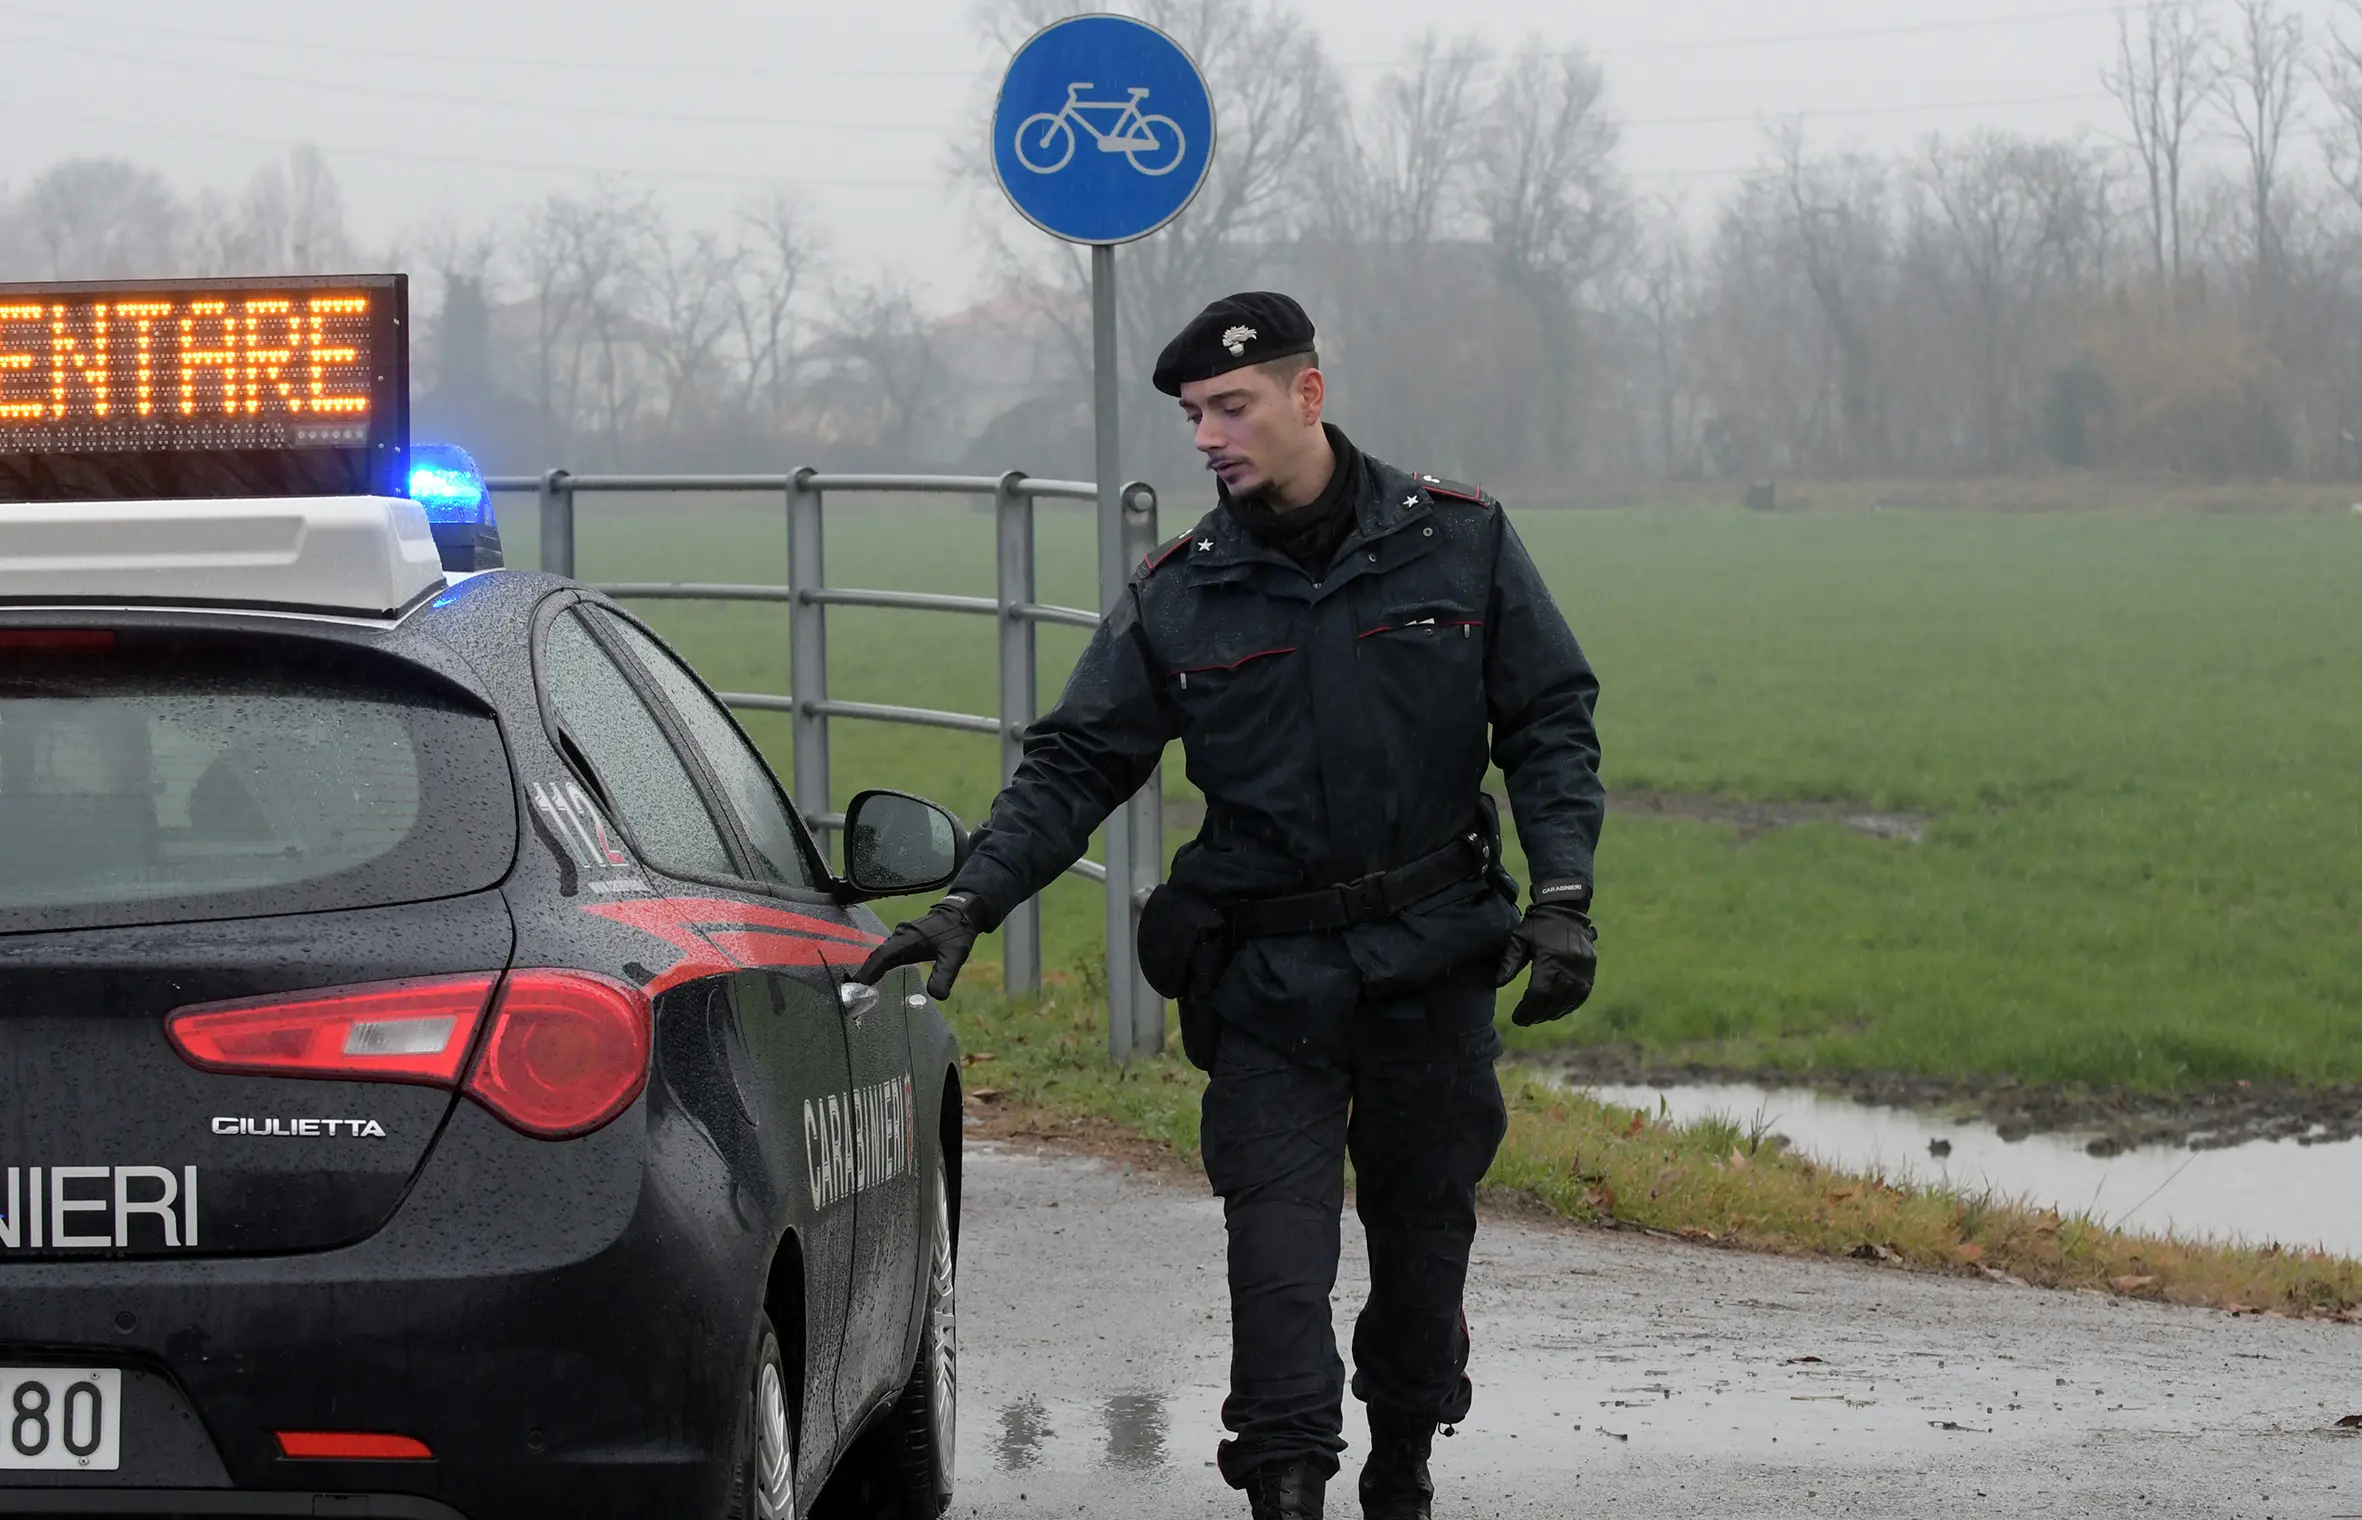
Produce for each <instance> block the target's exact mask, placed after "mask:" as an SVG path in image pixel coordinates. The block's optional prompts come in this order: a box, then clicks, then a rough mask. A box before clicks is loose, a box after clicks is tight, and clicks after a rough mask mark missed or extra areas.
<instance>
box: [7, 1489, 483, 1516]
mask: <svg viewBox="0 0 2362 1520" xmlns="http://www.w3.org/2000/svg"><path fill="white" fill-rule="evenodd" d="M0 1515H221V1516H225V1517H235V1520H247V1517H250V1516H251V1517H255V1520H260V1517H262V1516H266V1515H267V1516H274V1517H275V1516H279V1515H345V1516H353V1517H369V1520H379V1517H383V1520H467V1517H466V1516H464V1515H462V1514H460V1512H459V1511H457V1510H455V1509H453V1508H452V1507H451V1506H450V1505H448V1504H438V1503H436V1502H435V1501H434V1500H432V1499H419V1498H414V1497H412V1496H410V1495H407V1494H337V1493H317V1494H313V1493H272V1494H256V1493H242V1494H241V1493H228V1492H224V1491H223V1490H221V1489H208V1488H156V1489H103V1490H80V1491H77V1490H69V1489H55V1488H52V1489H0Z"/></svg>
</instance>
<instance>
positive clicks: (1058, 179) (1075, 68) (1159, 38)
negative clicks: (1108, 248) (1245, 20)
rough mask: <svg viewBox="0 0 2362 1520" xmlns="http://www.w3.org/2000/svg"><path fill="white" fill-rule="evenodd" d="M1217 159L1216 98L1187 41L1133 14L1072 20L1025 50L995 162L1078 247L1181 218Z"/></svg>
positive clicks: (1005, 180) (1011, 190)
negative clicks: (1184, 47)
mask: <svg viewBox="0 0 2362 1520" xmlns="http://www.w3.org/2000/svg"><path fill="white" fill-rule="evenodd" d="M1213 162H1214V101H1213V97H1212V96H1211V95H1210V94H1209V93H1207V90H1206V81H1205V77H1204V76H1203V75H1201V74H1199V73H1198V71H1197V65H1196V63H1194V62H1192V61H1191V59H1190V57H1189V55H1188V54H1187V53H1185V52H1183V51H1182V50H1181V46H1180V44H1179V43H1176V42H1175V41H1173V39H1172V38H1170V37H1167V36H1166V35H1165V34H1164V33H1162V32H1160V31H1158V30H1157V29H1156V28H1155V27H1153V26H1150V25H1148V24H1147V23H1146V22H1143V21H1134V20H1132V19H1131V18H1130V17H1128V16H1075V17H1072V18H1070V19H1068V20H1065V21H1060V22H1057V23H1055V24H1053V25H1051V26H1048V27H1045V28H1043V29H1042V30H1041V31H1040V32H1038V33H1036V34H1035V35H1034V38H1033V40H1032V41H1030V42H1028V43H1026V44H1025V46H1023V47H1021V48H1019V49H1018V50H1017V56H1016V57H1015V58H1013V59H1011V60H1010V62H1009V72H1008V74H1007V76H1006V77H1004V78H1003V79H1002V80H1001V98H1000V104H999V106H998V107H997V108H996V109H995V110H994V112H993V121H992V164H993V169H994V170H995V172H997V173H998V174H999V175H1000V181H1001V189H1002V190H1004V191H1006V192H1007V193H1008V197H1009V201H1010V203H1011V204H1012V205H1014V206H1015V207H1016V208H1017V210H1018V212H1019V213H1020V214H1021V215H1023V216H1024V218H1025V219H1026V220H1027V221H1029V222H1031V223H1033V224H1034V225H1035V226H1036V227H1039V228H1041V229H1042V231H1044V232H1047V233H1049V234H1050V235H1052V236H1053V237H1062V238H1064V239H1066V240H1067V241H1068V242H1070V243H1128V242H1130V241H1132V240H1133V239H1134V238H1143V237H1146V236H1148V234H1150V233H1152V232H1154V231H1156V229H1158V228H1159V227H1162V226H1163V225H1164V224H1165V223H1167V222H1169V221H1171V220H1172V219H1173V218H1174V217H1176V216H1179V215H1180V214H1181V208H1182V207H1184V206H1186V205H1188V204H1189V202H1190V199H1191V197H1193V196H1195V195H1196V194H1197V191H1198V187H1199V186H1200V185H1202V184H1204V183H1205V179H1206V170H1207V169H1208V168H1209V167H1211V165H1212V164H1213Z"/></svg>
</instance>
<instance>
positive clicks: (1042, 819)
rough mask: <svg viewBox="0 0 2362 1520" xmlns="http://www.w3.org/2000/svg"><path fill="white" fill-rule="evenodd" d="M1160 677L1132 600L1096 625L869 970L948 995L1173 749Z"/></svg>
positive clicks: (1135, 596) (1133, 595)
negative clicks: (913, 977)
mask: <svg viewBox="0 0 2362 1520" xmlns="http://www.w3.org/2000/svg"><path fill="white" fill-rule="evenodd" d="M1178 732H1179V731H1178V729H1177V728H1176V727H1175V726H1174V716H1173V712H1172V709H1171V708H1170V706H1169V705H1168V704H1167V703H1166V702H1165V701H1164V699H1163V693H1162V690H1161V677H1160V676H1159V674H1158V671H1157V668H1156V664H1155V660H1154V658H1153V657H1152V655H1151V653H1150V651H1149V648H1148V642H1147V639H1146V638H1145V637H1144V636H1143V635H1142V633H1141V630H1140V608H1139V588H1138V587H1137V586H1136V585H1135V586H1133V587H1131V588H1130V589H1128V590H1127V591H1126V593H1125V595H1124V597H1123V599H1122V600H1121V601H1119V602H1118V603H1117V604H1116V610H1115V611H1114V613H1112V614H1111V615H1110V616H1109V617H1108V618H1107V620H1106V621H1105V622H1103V623H1101V624H1100V625H1099V630H1098V632H1097V633H1095V634H1093V635H1092V637H1091V642H1090V645H1089V647H1088V648H1086V649H1085V650H1084V651H1083V657H1082V658H1081V659H1080V660H1079V661H1077V662H1076V663H1075V667H1074V674H1073V675H1071V676H1069V677H1068V678H1067V682H1066V691H1065V694H1064V695H1062V696H1061V697H1060V698H1059V699H1058V705H1057V706H1056V707H1054V708H1052V709H1051V710H1050V711H1049V712H1048V713H1047V714H1045V715H1044V716H1043V717H1042V718H1040V719H1039V720H1038V721H1036V722H1035V723H1034V724H1033V725H1032V726H1031V727H1030V728H1028V729H1027V730H1026V733H1025V757H1024V759H1023V760H1021V761H1019V762H1018V766H1017V774H1016V776H1015V777H1013V778H1012V779H1011V780H1010V782H1009V784H1008V786H1007V787H1006V788H1005V789H1004V790H1003V791H1002V792H1001V794H1000V796H999V797H998V798H996V799H995V800H994V802H993V804H992V815H991V817H989V818H988V819H986V820H985V824H984V827H982V828H981V829H978V830H977V831H976V845H975V849H974V851H973V853H971V854H970V855H969V857H968V863H967V865H966V866H964V867H963V868H961V871H960V874H959V878H958V879H957V880H956V881H954V882H953V883H952V887H951V892H950V893H949V894H948V895H947V896H946V897H945V898H944V900H943V901H942V902H941V903H939V904H937V905H936V907H935V909H934V910H933V911H931V912H930V913H928V915H927V916H926V917H925V918H921V919H918V920H916V921H915V922H913V923H909V924H904V925H901V926H899V927H897V928H896V930H895V931H894V936H893V938H891V939H889V940H888V941H887V942H886V943H885V944H884V945H881V946H879V947H878V952H877V954H875V955H873V956H872V957H871V958H870V965H869V966H864V967H863V968H862V975H861V979H862V980H864V981H868V980H871V978H870V977H869V976H868V974H867V973H868V972H869V970H870V969H871V967H873V966H874V967H877V968H879V974H880V975H883V974H884V971H885V970H886V969H890V968H891V967H892V966H904V965H910V964H913V963H914V962H917V961H922V960H928V961H933V962H934V963H935V976H934V978H933V980H932V981H930V982H929V983H928V990H929V991H930V992H932V993H933V994H934V995H935V996H937V997H942V996H944V995H945V994H947V993H948V992H949V991H950V990H951V982H952V978H954V977H956V976H957V975H958V974H959V965H960V963H961V962H962V961H965V960H966V959H967V956H968V951H969V949H970V948H971V947H972V946H973V945H974V944H975V941H976V937H977V936H978V935H979V934H983V933H986V932H989V931H990V930H992V929H994V928H996V927H998V926H999V924H1000V921H1001V920H1002V919H1004V918H1006V917H1007V916H1008V915H1009V912H1010V910H1012V909H1014V908H1015V907H1016V906H1017V905H1018V904H1019V903H1021V902H1023V901H1025V900H1026V899H1027V898H1029V897H1031V896H1033V895H1034V894H1035V893H1036V892H1039V891H1040V890H1041V889H1042V888H1044V887H1046V886H1048V885H1049V884H1050V883H1051V882H1053V881H1056V880H1057V879H1058V877H1059V876H1060V875H1061V874H1063V873H1064V872H1065V870H1066V868H1067V867H1068V866H1071V865H1073V864H1074V863H1075V862H1076V861H1078V860H1080V859H1082V856H1083V851H1084V850H1086V849H1088V848H1089V847H1090V843H1091V833H1092V831H1093V830H1095V829H1097V828H1098V827H1099V825H1100V824H1102V823H1104V822H1105V821H1106V820H1107V816H1108V815H1109V814H1110V813H1113V812H1114V811H1115V810H1116V808H1117V807H1119V806H1121V805H1122V803H1123V801H1124V799H1125V798H1127V797H1129V796H1131V795H1132V794H1133V793H1134V792H1136V791H1138V790H1140V788H1141V786H1142V785H1143V784H1144V783H1145V782H1146V781H1147V780H1148V774H1149V772H1150V771H1152V770H1154V769H1155V768H1156V763H1157V761H1158V760H1159V759H1160V758H1162V756H1163V755H1164V751H1165V745H1166V743H1167V742H1168V741H1170V740H1172V739H1174V738H1176V737H1178Z"/></svg>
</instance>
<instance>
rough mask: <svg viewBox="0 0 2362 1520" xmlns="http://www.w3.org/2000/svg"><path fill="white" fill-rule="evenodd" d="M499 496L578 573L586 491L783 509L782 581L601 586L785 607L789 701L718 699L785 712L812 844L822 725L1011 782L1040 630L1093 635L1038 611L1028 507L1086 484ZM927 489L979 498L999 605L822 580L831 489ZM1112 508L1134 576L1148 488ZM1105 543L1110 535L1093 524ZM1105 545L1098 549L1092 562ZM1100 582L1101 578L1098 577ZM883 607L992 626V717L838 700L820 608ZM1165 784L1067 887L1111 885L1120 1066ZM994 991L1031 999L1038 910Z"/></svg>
mask: <svg viewBox="0 0 2362 1520" xmlns="http://www.w3.org/2000/svg"><path fill="white" fill-rule="evenodd" d="M486 484H487V485H489V486H490V487H491V489H492V490H493V491H494V492H495V493H498V494H506V495H532V496H537V497H538V498H539V499H540V504H541V568H542V569H544V570H548V571H552V572H554V573H556V574H559V575H572V574H574V544H575V532H574V530H575V522H574V499H575V497H576V496H578V495H581V494H583V493H585V492H607V493H614V494H625V493H632V494H675V493H683V492H699V493H702V492H753V493H762V494H770V495H775V496H779V497H782V498H783V499H784V501H785V503H786V508H787V583H786V584H785V585H780V586H774V585H734V584H720V583H671V584H658V583H652V582H640V581H631V582H617V583H614V584H609V585H602V586H600V587H599V588H598V589H599V590H601V591H603V592H605V593H607V594H608V595H609V596H612V597H616V598H618V599H637V600H668V601H702V602H781V603H785V604H786V606H787V608H788V669H789V672H790V675H789V679H790V681H791V682H792V683H793V685H794V687H795V690H794V691H793V692H792V693H788V692H778V693H771V692H739V691H726V692H723V693H721V694H720V695H721V697H722V700H723V701H725V702H727V703H729V704H730V705H731V706H732V707H737V708H744V709H747V710H750V711H763V712H782V713H787V714H790V715H791V716H792V717H793V719H794V732H795V775H794V778H793V782H792V785H791V787H790V790H791V791H792V793H793V795H794V799H795V805H796V808H797V810H798V811H800V812H801V813H802V814H803V815H804V819H805V821H806V822H807V823H808V824H810V826H811V828H812V830H813V832H814V833H815V834H817V835H820V836H821V837H822V838H824V839H825V838H826V837H827V835H829V834H830V833H833V832H836V831H837V830H839V829H840V828H841V827H842V826H843V824H844V816H843V815H842V814H840V813H837V812H834V811H832V809H831V807H830V792H829V766H828V726H829V720H830V719H832V718H847V719H855V720H859V721H864V722H875V723H909V724H916V725H919V726H921V727H926V728H948V729H954V730H958V731H960V732H964V733H977V734H993V735H997V736H998V737H999V739H1000V747H1001V779H1002V780H1003V781H1004V782H1005V781H1007V780H1008V778H1009V777H1010V776H1011V775H1012V774H1014V773H1015V770H1016V766H1017V761H1018V758H1019V756H1020V755H1021V754H1022V753H1023V749H1022V746H1023V742H1024V738H1025V730H1026V728H1027V726H1028V725H1030V724H1031V723H1032V722H1033V720H1034V718H1035V717H1037V716H1038V715H1039V693H1038V691H1037V690H1036V679H1037V678H1036V673H1035V664H1036V662H1035V644H1036V640H1035V636H1034V631H1035V629H1036V628H1038V627H1039V626H1040V625H1041V624H1043V623H1059V624H1064V625H1067V626H1071V627H1076V628H1096V627H1098V626H1099V621H1100V614H1098V613H1096V612H1090V611H1086V610H1085V609H1083V608H1080V607H1055V606H1045V605H1043V604H1042V603H1041V602H1039V601H1037V600H1036V599H1035V585H1034V521H1033V504H1034V503H1035V502H1036V501H1040V500H1045V499H1047V500H1059V501H1096V500H1097V499H1098V495H1099V488H1098V486H1096V485H1095V484H1093V483H1091V482H1089V481H1077V480H1036V479H1033V478H1032V477H1030V476H1028V475H1026V474H1025V473H1024V472H1022V471H1016V470H1012V471H1011V472H1009V473H1008V474H1006V475H1001V476H991V475H831V474H824V473H822V472H821V471H819V470H814V469H802V470H798V471H796V472H795V473H794V474H792V475H575V474H572V473H570V472H568V471H566V470H549V471H547V472H545V473H543V474H541V475H538V476H535V475H510V476H496V477H494V478H492V479H491V480H489V481H487V482H486ZM832 492H835V493H869V494H878V493H888V492H890V493H894V494H911V493H927V494H940V495H965V496H989V497H991V498H992V502H993V512H994V517H995V519H996V526H997V532H996V539H997V543H998V553H997V555H996V561H997V566H998V580H997V585H998V593H997V595H995V596H991V597H981V596H943V595H937V594H935V593H932V592H916V591H877V590H857V589H853V588H849V587H842V586H831V585H830V584H828V577H827V573H826V569H825V565H826V532H825V528H826V520H827V513H826V502H827V497H828V496H829V494H830V493H832ZM1120 501H1121V512H1120V517H1121V526H1120V537H1121V540H1122V542H1121V545H1120V549H1119V553H1120V562H1121V563H1123V564H1126V565H1131V564H1137V563H1138V562H1139V561H1140V560H1141V559H1142V558H1143V557H1144V556H1146V554H1147V553H1148V552H1149V550H1150V549H1152V548H1154V547H1155V544H1156V492H1155V491H1154V490H1153V489H1151V488H1150V487H1149V486H1147V485H1146V484H1144V483H1142V482H1138V481H1134V482H1133V483H1131V484H1129V485H1127V486H1125V487H1124V488H1123V491H1122V493H1121V496H1120ZM1100 531H1101V536H1102V539H1103V540H1104V539H1105V538H1106V536H1107V527H1106V524H1105V523H1104V522H1102V524H1101V530H1100ZM1107 547H1109V546H1108V545H1106V544H1105V543H1104V542H1103V543H1102V551H1103V552H1102V555H1101V558H1102V560H1103V561H1104V560H1105V559H1106V558H1107V556H1106V554H1105V553H1104V550H1105V549H1106V548H1107ZM1103 580H1104V577H1103ZM831 607H889V608H897V609H901V610H904V611H917V612H957V613H966V614H971V615H975V616H981V617H989V618H992V619H994V620H995V621H996V622H997V624H998V626H999V633H1000V639H999V643H1000V712H999V714H998V715H997V716H993V715H987V714H982V713H955V712H940V711H936V710H934V709H931V708H921V707H893V706H887V705H883V704H879V703H874V702H840V701H835V700H833V699H831V698H830V696H829V694H828V609H829V608H831ZM1163 785H1164V773H1163V769H1162V768H1161V767H1160V768H1159V769H1158V771H1157V773H1156V774H1155V775H1153V776H1151V777H1150V778H1149V781H1148V784H1147V785H1146V786H1144V787H1142V788H1141V789H1140V791H1139V793H1138V794H1137V795H1135V796H1134V797H1133V798H1132V799H1131V800H1130V801H1128V802H1127V803H1125V805H1124V806H1123V807H1122V808H1121V809H1119V810H1118V811H1117V813H1116V815H1115V816H1114V817H1112V818H1110V819H1109V820H1108V821H1107V829H1106V839H1107V856H1108V858H1107V861H1106V863H1105V864H1104V865H1102V864H1099V863H1097V862H1093V861H1088V860H1085V861H1079V862H1077V863H1076V864H1075V866H1074V867H1073V872H1074V874H1076V875H1079V876H1084V877H1088V878H1089V879H1091V880H1093V881H1098V882H1103V883H1105V884H1106V887H1107V1002H1108V1020H1107V1049H1108V1054H1109V1055H1110V1056H1111V1057H1113V1058H1114V1059H1115V1060H1117V1061H1128V1060H1130V1059H1131V1058H1132V1057H1133V1056H1134V1055H1135V1054H1153V1053H1154V1052H1156V1051H1159V1050H1161V1049H1163V1048H1164V1035H1165V1009H1164V1001H1163V999H1161V998H1159V997H1158V996H1157V994H1156V992H1155V990H1154V989H1153V988H1151V987H1150V986H1149V985H1148V984H1147V983H1146V982H1145V981H1144V980H1142V979H1141V976H1140V972H1139V967H1138V965H1137V960H1136V955H1135V947H1136V944H1137V939H1136V931H1137V927H1138V922H1139V913H1140V905H1141V904H1142V903H1143V902H1144V901H1145V900H1146V899H1147V896H1148V893H1149V891H1150V890H1151V889H1152V888H1154V887H1155V885H1156V884H1157V882H1158V880H1159V879H1160V878H1161V877H1162V875H1163V872H1164V862H1165V851H1164V806H1163V797H1164V791H1163ZM1001 941H1002V954H1003V957H1004V965H1005V982H1006V986H1007V988H1008V991H1009V992H1010V993H1011V994H1012V995H1015V996H1032V995H1034V994H1036V993H1038V992H1039V991H1040V990H1041V977H1042V922H1041V903H1040V901H1039V900H1038V899H1036V900H1033V901H1029V902H1027V903H1026V904H1025V905H1024V906H1022V907H1020V908H1019V909H1018V910H1017V911H1016V912H1014V913H1012V914H1010V915H1009V918H1008V921H1007V922H1006V923H1005V924H1003V925H1002V927H1001Z"/></svg>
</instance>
